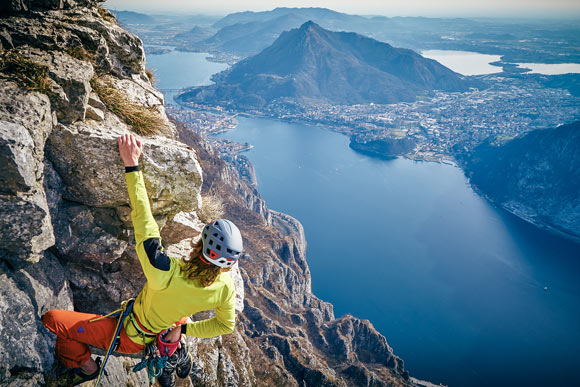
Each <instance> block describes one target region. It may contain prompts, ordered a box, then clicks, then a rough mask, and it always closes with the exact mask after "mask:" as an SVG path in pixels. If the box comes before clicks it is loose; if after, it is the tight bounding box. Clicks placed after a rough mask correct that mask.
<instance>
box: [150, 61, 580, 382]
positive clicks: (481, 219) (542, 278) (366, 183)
mask: <svg viewBox="0 0 580 387" xmlns="http://www.w3.org/2000/svg"><path fill="white" fill-rule="evenodd" d="M205 56H206V55H205V54H198V53H171V54H164V55H156V56H151V55H150V56H148V66H149V67H153V68H154V69H155V71H156V75H157V79H158V81H157V87H159V88H162V89H163V88H181V87H185V86H190V85H201V84H208V83H209V82H210V81H209V79H210V76H211V74H213V73H215V72H217V71H220V70H222V69H224V68H226V66H225V65H223V64H216V63H211V62H207V61H206V60H205ZM486 60H487V59H486ZM225 136H226V137H227V138H230V139H233V140H236V141H239V142H246V141H247V142H249V143H251V144H253V145H254V146H255V147H254V149H252V150H251V151H250V152H248V153H246V155H247V156H248V157H249V158H250V160H251V161H252V163H253V164H254V165H255V167H256V173H257V177H258V181H259V189H260V192H261V193H262V195H263V196H264V198H265V199H266V201H267V203H268V206H269V207H270V208H273V209H275V210H280V211H283V212H286V213H289V214H291V215H293V216H295V217H297V218H298V219H299V220H300V221H301V222H302V223H303V224H304V227H305V232H306V238H307V240H308V262H309V265H310V268H311V272H312V286H313V291H314V293H315V294H316V295H318V296H319V297H321V298H322V299H324V300H326V301H330V302H332V303H333V304H334V306H335V312H336V315H337V316H340V315H342V314H345V313H351V314H354V315H355V316H357V317H360V318H367V319H370V320H371V321H372V322H373V324H374V325H375V327H376V328H377V329H378V330H379V331H380V332H381V333H383V334H384V335H385V336H386V337H387V339H388V341H389V344H390V345H391V346H393V347H394V350H395V353H396V354H397V355H399V356H400V357H402V358H403V359H404V360H405V365H406V368H407V369H408V370H409V371H410V373H411V375H413V376H415V377H419V378H424V379H428V380H431V381H434V382H437V383H439V382H443V383H445V384H449V385H451V386H500V385H506V386H507V385H509V386H546V385H554V386H556V385H558V386H560V385H562V386H573V385H580V376H579V375H578V373H577V369H578V367H579V366H580V361H579V360H578V359H580V308H579V306H580V283H579V282H578V281H577V278H580V245H578V244H575V243H571V242H569V241H567V240H564V239H561V238H559V237H556V236H554V235H552V234H549V233H547V232H543V231H540V230H538V229H536V228H534V227H533V226H530V225H528V224H527V223H524V222H522V221H520V220H519V219H517V218H515V217H513V216H511V215H509V214H507V213H505V212H504V211H501V210H498V209H495V208H494V207H493V206H491V205H490V204H489V203H487V202H486V201H485V200H483V199H482V198H481V197H479V196H478V195H477V194H475V193H474V192H473V191H472V190H471V188H470V187H469V184H468V182H467V181H466V179H465V177H464V176H463V173H462V171H461V170H459V169H458V168H456V167H453V166H449V165H442V164H435V163H421V162H419V163H417V162H412V161H409V160H405V159H397V160H392V161H380V160H374V159H371V158H368V157H366V156H362V155H360V154H358V153H355V152H354V151H352V150H351V149H350V148H349V147H348V139H347V138H346V137H345V136H342V135H339V134H337V133H334V132H331V131H329V130H326V129H323V128H318V127H310V126H305V125H297V124H289V123H282V122H279V121H275V120H269V119H258V118H239V127H238V128H237V129H236V130H234V131H231V132H228V133H226V134H225ZM544 287H547V290H544Z"/></svg>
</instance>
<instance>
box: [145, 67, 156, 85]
mask: <svg viewBox="0 0 580 387" xmlns="http://www.w3.org/2000/svg"><path fill="white" fill-rule="evenodd" d="M145 75H147V78H149V82H151V84H154V83H155V73H154V72H153V70H151V69H146V70H145Z"/></svg>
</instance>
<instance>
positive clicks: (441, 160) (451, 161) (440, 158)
mask: <svg viewBox="0 0 580 387" xmlns="http://www.w3.org/2000/svg"><path fill="white" fill-rule="evenodd" d="M177 103H178V106H181V107H182V108H185V109H193V108H192V107H189V106H187V105H185V104H182V103H179V102H177ZM208 111H211V112H214V113H215V112H219V113H221V114H224V113H226V112H228V113H232V114H234V116H233V117H236V116H240V117H246V118H265V119H271V120H276V121H279V122H283V123H291V124H299V125H306V126H311V127H318V128H325V129H327V130H328V129H329V130H331V131H333V132H336V133H339V134H342V135H345V136H348V134H347V133H346V131H344V130H340V128H339V127H336V126H334V127H333V126H330V125H326V124H322V123H319V122H313V121H308V120H301V119H284V118H280V117H271V116H268V115H266V114H255V113H248V112H243V111H231V110H219V109H215V108H213V109H212V108H210V109H208ZM237 125H238V124H237V122H236V126H235V127H231V128H226V129H223V130H220V131H216V132H212V133H211V136H216V138H217V135H218V134H221V133H225V132H228V131H230V130H235V129H236V128H237ZM252 148H253V145H251V144H249V146H248V147H247V148H246V149H243V150H240V151H237V152H235V154H239V153H243V152H246V151H249V150H251V149H252ZM349 148H350V149H352V150H353V151H354V152H356V153H358V154H361V155H364V156H366V157H370V158H372V159H375V160H382V161H389V160H394V159H397V158H406V159H408V160H411V161H415V162H429V163H433V162H434V163H438V164H445V165H449V166H453V167H456V168H459V169H461V171H462V172H463V174H464V175H465V176H466V179H467V182H468V183H469V187H470V188H471V190H472V191H473V192H474V193H476V194H477V195H478V196H480V197H481V198H483V199H485V200H486V201H487V202H488V203H490V204H491V205H492V206H493V207H495V208H498V209H501V210H503V211H505V212H507V213H509V214H510V215H512V216H515V217H516V218H518V219H521V220H522V221H524V222H526V223H528V224H531V225H532V226H534V227H536V228H538V229H540V230H543V231H547V232H549V233H551V234H553V235H557V236H559V237H562V238H564V239H566V240H570V241H572V242H575V243H580V236H576V235H573V234H569V233H566V232H565V231H562V230H559V229H558V228H556V227H554V226H552V225H550V224H547V223H544V222H541V221H537V220H535V219H534V218H533V217H529V216H525V215H524V214H521V213H518V212H517V209H513V208H510V207H509V206H506V205H504V204H502V203H498V202H496V201H494V200H493V199H492V198H490V197H489V196H487V195H486V194H484V193H483V192H482V191H481V190H480V189H478V188H477V187H476V186H474V185H473V184H471V181H470V179H469V177H468V176H467V174H466V170H465V169H464V168H463V167H462V166H461V165H460V164H459V163H458V162H457V161H456V160H455V158H453V156H451V155H437V154H434V155H433V156H432V157H430V156H429V155H423V156H421V155H417V154H416V153H415V154H413V153H411V152H409V153H406V154H402V155H397V156H388V157H387V156H381V155H377V154H374V153H372V152H364V151H360V150H357V149H353V148H352V147H350V146H349Z"/></svg>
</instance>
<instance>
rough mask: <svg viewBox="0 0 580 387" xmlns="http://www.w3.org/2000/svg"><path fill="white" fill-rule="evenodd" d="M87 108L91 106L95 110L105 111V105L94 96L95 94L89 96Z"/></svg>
mask: <svg viewBox="0 0 580 387" xmlns="http://www.w3.org/2000/svg"><path fill="white" fill-rule="evenodd" d="M89 106H92V107H94V108H95V109H98V110H102V111H104V110H106V109H107V108H106V106H105V104H104V103H103V102H102V101H101V99H100V98H99V96H98V95H96V94H95V93H91V94H89Z"/></svg>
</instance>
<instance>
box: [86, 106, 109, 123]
mask: <svg viewBox="0 0 580 387" xmlns="http://www.w3.org/2000/svg"><path fill="white" fill-rule="evenodd" d="M85 118H88V119H90V120H95V121H104V120H105V113H103V111H102V110H100V109H97V108H95V107H92V106H90V105H89V106H87V108H86V110H85Z"/></svg>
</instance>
